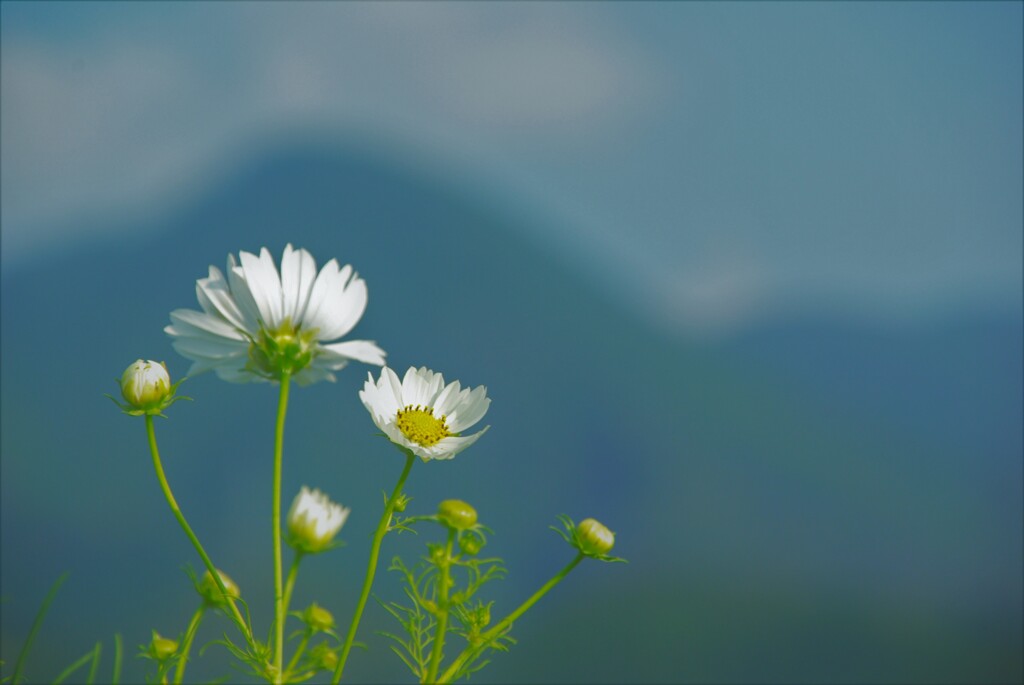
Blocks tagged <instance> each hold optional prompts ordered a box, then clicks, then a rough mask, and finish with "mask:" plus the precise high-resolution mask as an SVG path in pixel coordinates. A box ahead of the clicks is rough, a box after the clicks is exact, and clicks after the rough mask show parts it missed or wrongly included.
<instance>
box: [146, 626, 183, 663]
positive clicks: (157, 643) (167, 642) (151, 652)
mask: <svg viewBox="0 0 1024 685" xmlns="http://www.w3.org/2000/svg"><path fill="white" fill-rule="evenodd" d="M177 652H178V642H177V641H176V640H172V639H170V638H167V637H162V636H161V635H160V633H158V632H156V631H155V630H154V631H153V639H152V640H150V642H149V649H148V650H147V652H146V653H147V655H148V656H149V657H150V658H153V659H156V660H157V661H166V660H167V659H170V658H171V657H172V656H174V655H175V654H176V653H177Z"/></svg>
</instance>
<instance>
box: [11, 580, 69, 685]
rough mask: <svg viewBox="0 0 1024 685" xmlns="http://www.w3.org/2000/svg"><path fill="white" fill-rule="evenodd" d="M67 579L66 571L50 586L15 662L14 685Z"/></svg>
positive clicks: (12, 680)
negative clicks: (40, 627) (44, 619)
mask: <svg viewBox="0 0 1024 685" xmlns="http://www.w3.org/2000/svg"><path fill="white" fill-rule="evenodd" d="M67 579H68V572H67V571H65V572H64V573H62V574H60V578H58V579H57V580H55V581H54V583H53V585H51V586H50V591H49V592H47V593H46V598H45V599H44V600H43V603H42V605H41V606H40V607H39V613H37V614H36V619H35V620H34V621H33V622H32V628H31V629H30V630H29V631H28V637H27V638H25V644H24V645H23V646H22V648H21V653H20V654H18V660H17V661H16V662H14V675H12V676H11V682H12V683H17V682H18V678H20V677H21V669H22V668H24V666H25V657H27V656H28V651H29V650H30V649H31V648H32V643H33V642H34V641H35V639H36V633H38V632H39V626H41V625H43V618H44V617H45V616H46V612H47V611H49V609H50V603H51V602H53V598H54V597H56V596H57V591H58V590H60V586H61V585H63V584H64V581H65V580H67Z"/></svg>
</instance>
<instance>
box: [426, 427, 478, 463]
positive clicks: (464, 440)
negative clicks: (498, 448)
mask: <svg viewBox="0 0 1024 685" xmlns="http://www.w3.org/2000/svg"><path fill="white" fill-rule="evenodd" d="M490 428H491V427H490V426H487V427H486V428H484V429H483V430H482V431H479V432H478V433H473V435H467V436H464V437H458V438H454V437H453V438H445V439H444V440H441V441H440V442H439V443H437V444H436V445H433V446H432V447H430V448H429V449H430V450H431V451H432V452H433V453H434V455H435V456H433V457H431V458H432V459H451V458H452V457H454V456H455V455H456V454H458V453H459V452H461V451H462V450H464V449H466V448H467V447H469V446H470V445H472V444H473V443H474V442H476V441H477V440H479V439H480V436H481V435H483V434H484V433H486V432H487V431H488V430H490Z"/></svg>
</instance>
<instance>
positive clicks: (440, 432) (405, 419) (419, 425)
mask: <svg viewBox="0 0 1024 685" xmlns="http://www.w3.org/2000/svg"><path fill="white" fill-rule="evenodd" d="M447 418H448V417H446V416H442V417H441V418H437V417H436V416H434V408H433V407H424V406H421V405H416V406H413V405H411V404H410V405H407V406H406V407H405V409H401V410H399V412H398V418H397V419H396V421H395V424H396V425H397V426H398V430H400V431H402V435H404V436H405V437H407V438H409V440H411V441H412V442H415V443H417V444H419V445H423V446H424V447H430V446H432V445H436V444H437V443H439V442H441V441H442V440H444V439H445V438H447V437H448V436H450V435H452V432H451V431H449V430H448V424H447V423H445V420H446V419H447Z"/></svg>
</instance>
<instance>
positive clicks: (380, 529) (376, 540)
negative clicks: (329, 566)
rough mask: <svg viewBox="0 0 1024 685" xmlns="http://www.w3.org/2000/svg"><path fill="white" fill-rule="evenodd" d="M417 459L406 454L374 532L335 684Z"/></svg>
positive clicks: (350, 647) (335, 684)
mask: <svg viewBox="0 0 1024 685" xmlns="http://www.w3.org/2000/svg"><path fill="white" fill-rule="evenodd" d="M415 460H416V456H415V455H414V454H412V453H411V452H409V453H408V454H407V455H406V457H405V468H403V469H402V475H401V476H399V477H398V484H397V485H395V490H394V492H392V493H391V497H389V498H388V501H387V503H386V504H385V505H384V513H383V515H381V517H380V523H378V524H377V532H376V533H374V535H373V544H372V545H371V546H370V562H369V564H368V565H367V567H366V579H365V580H364V581H363V591H362V593H361V594H360V595H359V603H358V604H357V605H356V611H355V613H354V614H353V615H352V623H351V625H349V627H348V634H347V635H346V636H345V644H344V645H343V646H342V648H341V656H340V657H339V658H338V665H337V667H336V668H335V669H334V676H333V677H332V678H331V683H332V684H333V685H337V684H338V682H340V681H341V674H342V672H343V671H344V670H345V662H346V661H347V660H348V654H349V652H350V651H351V650H352V643H353V641H355V639H356V629H357V628H358V627H359V620H360V619H361V618H362V616H363V608H364V607H365V606H366V600H367V599H369V598H370V588H371V587H373V576H374V574H376V573H377V558H378V556H380V544H381V541H382V540H383V539H384V534H385V533H387V532H388V525H389V524H390V523H391V514H392V513H393V512H394V510H395V502H397V501H398V497H399V496H400V495H401V494H402V486H403V485H405V479H406V478H408V477H409V469H411V468H412V463H413V461H415Z"/></svg>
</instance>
